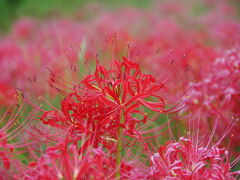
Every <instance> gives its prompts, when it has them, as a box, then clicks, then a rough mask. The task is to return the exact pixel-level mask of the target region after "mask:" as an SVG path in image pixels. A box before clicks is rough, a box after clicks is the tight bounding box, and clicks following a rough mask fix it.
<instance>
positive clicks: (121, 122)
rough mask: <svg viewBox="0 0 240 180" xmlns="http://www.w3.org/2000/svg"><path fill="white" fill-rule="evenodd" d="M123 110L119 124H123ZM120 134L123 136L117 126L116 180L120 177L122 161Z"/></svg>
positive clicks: (121, 130)
mask: <svg viewBox="0 0 240 180" xmlns="http://www.w3.org/2000/svg"><path fill="white" fill-rule="evenodd" d="M124 121H125V119H124V111H123V110H121V112H120V124H121V125H122V124H124ZM122 136H123V128H122V127H121V126H119V128H118V140H117V152H116V167H117V172H116V174H115V177H116V180H119V179H120V177H121V173H120V169H121V168H120V166H121V161H122Z"/></svg>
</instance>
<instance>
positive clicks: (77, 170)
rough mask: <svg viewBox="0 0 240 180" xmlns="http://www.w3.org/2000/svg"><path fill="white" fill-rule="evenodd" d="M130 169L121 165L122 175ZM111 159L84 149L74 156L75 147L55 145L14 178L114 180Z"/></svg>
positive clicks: (111, 157)
mask: <svg viewBox="0 0 240 180" xmlns="http://www.w3.org/2000/svg"><path fill="white" fill-rule="evenodd" d="M129 168H130V166H129V165H128V164H127V163H123V165H122V166H121V171H122V172H128V169H129ZM116 169H117V168H116V167H115V158H114V157H113V156H112V155H111V154H110V153H106V152H104V150H103V149H102V148H101V147H98V148H93V147H92V146H91V147H89V148H88V150H87V151H86V152H84V153H83V152H82V154H79V153H78V147H77V145H74V144H69V146H68V147H67V148H66V147H65V145H64V144H56V145H54V146H50V147H48V148H47V149H46V150H45V152H43V153H42V155H41V156H40V157H39V158H38V159H36V160H33V161H32V162H30V163H29V164H28V166H26V167H25V168H23V169H22V170H21V169H19V170H20V172H19V173H18V175H17V176H16V178H18V177H24V179H26V180H30V179H31V180H32V179H36V180H38V179H54V180H55V179H66V180H72V179H75V180H80V179H96V180H101V179H114V177H113V176H114V172H115V171H116Z"/></svg>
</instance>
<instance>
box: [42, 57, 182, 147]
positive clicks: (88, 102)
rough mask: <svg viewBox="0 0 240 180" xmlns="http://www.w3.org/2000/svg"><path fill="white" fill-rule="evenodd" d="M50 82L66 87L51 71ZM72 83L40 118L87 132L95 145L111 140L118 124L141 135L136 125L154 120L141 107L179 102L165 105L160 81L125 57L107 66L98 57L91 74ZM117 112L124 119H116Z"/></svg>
mask: <svg viewBox="0 0 240 180" xmlns="http://www.w3.org/2000/svg"><path fill="white" fill-rule="evenodd" d="M51 83H52V84H53V86H55V87H57V86H62V87H60V89H61V88H62V89H63V88H65V89H66V88H68V87H67V86H65V85H63V84H62V82H61V79H58V78H56V76H55V75H53V77H52V78H51ZM64 83H66V82H64ZM72 86H73V87H74V88H72V87H70V88H69V89H70V91H72V92H70V93H69V94H68V95H67V96H66V97H65V98H64V100H62V102H61V111H56V110H52V111H44V113H43V115H42V117H41V121H42V122H43V123H44V124H48V125H50V126H52V127H55V128H59V129H67V128H69V127H72V128H73V129H74V132H76V133H77V134H86V135H90V136H91V137H94V139H95V140H96V147H97V146H98V144H99V142H101V143H103V144H104V145H105V146H107V145H108V144H109V143H110V144H114V142H116V141H117V139H118V132H117V130H118V128H120V127H121V128H123V129H124V131H125V130H126V132H128V135H130V136H132V137H135V138H137V137H138V136H139V135H141V134H142V132H141V131H140V130H138V129H139V128H138V127H137V126H138V125H140V124H143V123H146V122H147V121H153V120H154V118H151V117H150V116H148V114H147V113H146V112H145V110H144V108H147V109H149V110H151V111H154V112H157V113H173V112H177V111H178V110H179V109H181V102H177V103H176V105H175V106H173V107H170V108H167V105H168V103H169V101H168V100H167V99H166V98H165V97H164V93H165V91H166V89H167V87H166V86H165V82H164V81H160V80H159V79H157V78H155V77H153V76H152V75H150V74H144V73H142V71H141V70H140V68H139V65H137V64H135V63H133V62H131V61H129V60H128V59H126V58H123V61H122V62H121V61H117V60H113V61H112V64H111V65H110V70H107V69H106V68H105V67H104V66H102V65H100V63H99V61H98V62H97V66H96V70H95V72H94V73H93V74H90V75H87V76H86V77H85V78H84V79H83V80H82V82H81V85H77V84H73V85H72ZM57 89H59V88H58V87H57ZM161 95H163V96H161ZM122 112H124V113H122ZM122 114H123V115H122ZM136 114H137V116H138V117H136ZM121 116H123V118H124V119H125V120H124V122H120V121H121ZM134 116H135V117H134ZM139 117H141V118H139ZM73 135H74V134H73ZM109 148H110V147H109Z"/></svg>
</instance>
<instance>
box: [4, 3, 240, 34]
mask: <svg viewBox="0 0 240 180" xmlns="http://www.w3.org/2000/svg"><path fill="white" fill-rule="evenodd" d="M187 1H189V2H191V0H182V1H179V2H178V3H186V2H187ZM156 2H166V0H159V1H156V0H155V1H154V0H114V1H112V0H70V1H69V0H41V1H33V0H0V16H1V18H0V32H2V33H3V32H6V31H8V30H9V27H10V25H11V24H12V23H13V22H14V21H16V19H18V18H20V17H25V16H27V17H29V16H31V17H35V18H39V19H49V18H50V17H60V16H72V17H75V18H77V16H79V15H80V14H81V10H83V9H84V11H89V14H91V13H94V12H92V9H90V8H88V7H86V4H94V3H95V4H96V3H97V4H100V5H102V6H103V7H104V8H108V9H112V10H113V9H117V8H121V7H123V6H132V7H139V8H151V6H152V5H153V4H156ZM194 2H195V3H193V4H195V7H192V9H191V10H192V11H193V12H195V13H201V12H204V11H206V9H207V7H206V6H204V5H203V4H202V3H201V0H200V1H194ZM209 2H210V1H209ZM228 2H230V3H231V4H233V5H234V7H235V8H236V9H237V11H238V12H239V14H238V16H240V3H239V1H238V0H229V1H228ZM85 8H88V9H85Z"/></svg>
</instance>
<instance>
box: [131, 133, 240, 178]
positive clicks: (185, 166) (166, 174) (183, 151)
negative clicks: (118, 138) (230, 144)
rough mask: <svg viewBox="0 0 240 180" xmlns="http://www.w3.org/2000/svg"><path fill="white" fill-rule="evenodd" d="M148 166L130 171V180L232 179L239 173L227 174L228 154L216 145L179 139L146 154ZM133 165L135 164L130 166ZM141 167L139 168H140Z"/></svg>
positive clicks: (229, 166)
mask: <svg viewBox="0 0 240 180" xmlns="http://www.w3.org/2000/svg"><path fill="white" fill-rule="evenodd" d="M149 156H150V157H149V158H150V162H151V163H150V165H149V167H147V168H146V167H145V165H143V164H142V163H139V164H137V165H136V167H135V168H133V169H132V173H130V174H132V176H130V179H135V178H140V179H142V178H143V179H196V180H198V179H216V180H218V179H219V180H223V179H235V175H240V171H236V172H231V171H230V168H231V167H232V166H233V165H235V163H236V162H237V161H238V159H236V161H234V162H233V163H232V164H231V163H230V162H229V152H228V151H227V150H226V149H225V148H220V147H219V143H216V144H214V145H211V143H210V142H207V143H203V142H202V143H199V144H194V143H193V142H192V140H191V139H187V138H183V137H181V138H179V141H177V142H174V141H169V142H167V143H166V144H165V145H164V146H160V147H159V150H158V152H157V153H155V154H153V155H149ZM133 164H135V163H133ZM141 164H142V165H141Z"/></svg>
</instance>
